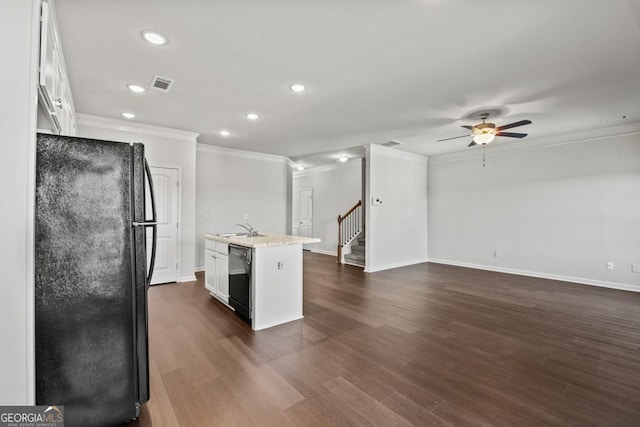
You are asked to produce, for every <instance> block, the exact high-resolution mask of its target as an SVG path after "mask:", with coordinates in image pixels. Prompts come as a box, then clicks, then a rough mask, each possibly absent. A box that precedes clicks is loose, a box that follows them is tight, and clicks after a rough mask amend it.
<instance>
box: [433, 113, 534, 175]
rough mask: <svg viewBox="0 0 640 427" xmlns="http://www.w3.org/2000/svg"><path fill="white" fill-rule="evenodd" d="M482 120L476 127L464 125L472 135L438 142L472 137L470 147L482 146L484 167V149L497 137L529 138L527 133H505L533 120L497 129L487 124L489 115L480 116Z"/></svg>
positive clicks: (493, 125)
mask: <svg viewBox="0 0 640 427" xmlns="http://www.w3.org/2000/svg"><path fill="white" fill-rule="evenodd" d="M480 118H481V119H482V123H478V124H477V125H474V126H469V125H464V126H462V127H463V128H465V129H469V130H470V131H471V135H462V136H455V137H453V138H445V139H439V140H438V141H437V142H441V141H448V140H450V139H458V138H465V137H469V136H471V137H472V140H471V143H470V144H469V145H468V147H473V146H474V145H482V148H483V152H482V166H484V147H485V146H486V145H487V144H490V143H491V142H493V140H494V139H495V137H496V136H505V137H508V138H524V137H525V136H527V134H526V133H517V132H503V131H504V130H506V129H511V128H514V127H518V126H524V125H530V124H531V120H520V121H519V122H514V123H509V124H508V125H503V126H499V127H496V125H495V123H487V122H486V120H487V118H489V113H482V114H480Z"/></svg>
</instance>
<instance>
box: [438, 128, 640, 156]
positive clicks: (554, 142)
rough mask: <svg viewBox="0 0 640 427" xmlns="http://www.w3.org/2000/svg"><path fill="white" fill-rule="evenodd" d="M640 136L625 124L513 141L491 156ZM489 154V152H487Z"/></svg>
mask: <svg viewBox="0 0 640 427" xmlns="http://www.w3.org/2000/svg"><path fill="white" fill-rule="evenodd" d="M636 134H640V129H638V125H637V124H627V125H621V126H617V127H615V128H608V129H607V133H606V134H603V133H602V132H597V131H591V132H587V133H585V132H578V133H571V134H561V135H555V136H552V137H548V138H540V139H533V140H529V141H514V142H511V143H509V144H500V145H496V146H491V155H500V154H510V153H517V152H520V151H528V150H536V149H542V148H548V147H553V146H561V145H567V144H577V143H581V142H588V141H597V140H600V139H605V138H614V137H620V136H627V135H636ZM487 154H489V152H487ZM477 158H478V153H477V151H474V150H465V151H459V152H457V153H449V154H440V155H437V156H432V157H430V158H429V164H430V165H431V164H437V163H447V162H455V161H460V160H467V159H477Z"/></svg>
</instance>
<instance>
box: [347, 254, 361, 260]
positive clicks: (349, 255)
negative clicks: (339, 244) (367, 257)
mask: <svg viewBox="0 0 640 427" xmlns="http://www.w3.org/2000/svg"><path fill="white" fill-rule="evenodd" d="M344 257H345V259H353V260H360V261H364V254H353V253H351V254H347V255H345V256H344Z"/></svg>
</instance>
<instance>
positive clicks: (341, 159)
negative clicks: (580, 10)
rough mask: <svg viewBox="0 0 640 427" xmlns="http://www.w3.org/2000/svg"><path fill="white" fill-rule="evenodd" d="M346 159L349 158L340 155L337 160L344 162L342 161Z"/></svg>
mask: <svg viewBox="0 0 640 427" xmlns="http://www.w3.org/2000/svg"><path fill="white" fill-rule="evenodd" d="M347 160H349V158H348V157H347V156H340V157H338V161H339V162H340V163H344V162H346V161H347Z"/></svg>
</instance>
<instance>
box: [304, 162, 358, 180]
mask: <svg viewBox="0 0 640 427" xmlns="http://www.w3.org/2000/svg"><path fill="white" fill-rule="evenodd" d="M350 167H358V168H361V167H362V159H352V160H349V161H347V162H344V163H341V162H340V163H338V162H336V163H331V164H329V165H322V166H317V167H315V168H309V169H305V170H303V171H295V170H294V171H293V176H294V177H295V178H299V177H303V176H307V175H316V174H319V173H325V172H330V171H333V170H336V169H346V168H350Z"/></svg>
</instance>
